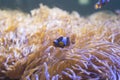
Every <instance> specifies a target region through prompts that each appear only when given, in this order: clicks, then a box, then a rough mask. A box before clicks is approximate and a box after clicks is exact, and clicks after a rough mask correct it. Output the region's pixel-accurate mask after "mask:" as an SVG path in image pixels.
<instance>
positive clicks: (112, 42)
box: [0, 5, 120, 80]
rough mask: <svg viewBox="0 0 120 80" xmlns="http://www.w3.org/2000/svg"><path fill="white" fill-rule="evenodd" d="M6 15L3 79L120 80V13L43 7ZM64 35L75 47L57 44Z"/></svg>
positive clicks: (0, 43) (0, 38)
mask: <svg viewBox="0 0 120 80" xmlns="http://www.w3.org/2000/svg"><path fill="white" fill-rule="evenodd" d="M0 15H1V16H0V80H5V79H8V80H15V79H17V80H120V15H116V14H114V13H112V14H109V12H98V13H94V14H92V15H90V16H89V17H86V18H85V17H82V16H81V15H79V14H78V13H77V12H72V13H68V12H67V11H63V10H61V9H59V8H48V7H47V6H43V5H40V8H38V9H34V10H32V11H31V13H30V14H27V13H23V12H20V11H5V10H0ZM60 36H67V37H69V39H70V45H69V46H65V47H64V48H60V47H55V46H54V45H53V41H54V40H55V39H57V38H59V37H60Z"/></svg>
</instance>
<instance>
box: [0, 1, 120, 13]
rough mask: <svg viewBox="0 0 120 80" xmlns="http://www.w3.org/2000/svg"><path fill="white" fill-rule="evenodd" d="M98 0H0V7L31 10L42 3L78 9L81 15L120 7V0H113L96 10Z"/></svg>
mask: <svg viewBox="0 0 120 80" xmlns="http://www.w3.org/2000/svg"><path fill="white" fill-rule="evenodd" d="M97 1H98V0H90V3H89V4H88V5H80V4H79V3H78V0H0V9H6V8H8V9H19V10H22V11H24V12H30V10H32V9H34V8H38V7H39V4H40V3H43V4H44V5H48V6H49V7H59V8H61V9H63V10H67V11H69V12H72V11H77V12H79V13H80V14H81V15H89V14H91V13H94V12H95V11H101V10H111V11H115V10H116V9H120V0H111V2H110V3H108V4H107V5H105V6H104V7H103V8H102V9H99V10H95V9H94V4H95V3H96V2H97Z"/></svg>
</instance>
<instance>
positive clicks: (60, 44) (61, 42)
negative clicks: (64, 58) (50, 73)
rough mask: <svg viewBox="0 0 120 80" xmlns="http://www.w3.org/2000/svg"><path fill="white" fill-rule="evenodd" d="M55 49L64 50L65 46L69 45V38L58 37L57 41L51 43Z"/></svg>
mask: <svg viewBox="0 0 120 80" xmlns="http://www.w3.org/2000/svg"><path fill="white" fill-rule="evenodd" d="M53 44H54V46H55V47H61V48H64V47H65V46H69V45H70V40H69V37H59V38H58V39H56V40H54V41H53Z"/></svg>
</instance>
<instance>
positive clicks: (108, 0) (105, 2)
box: [95, 0, 110, 9]
mask: <svg viewBox="0 0 120 80" xmlns="http://www.w3.org/2000/svg"><path fill="white" fill-rule="evenodd" d="M108 2H110V0H99V1H98V2H97V3H96V4H95V9H99V8H101V7H102V6H104V5H105V4H107V3H108Z"/></svg>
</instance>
